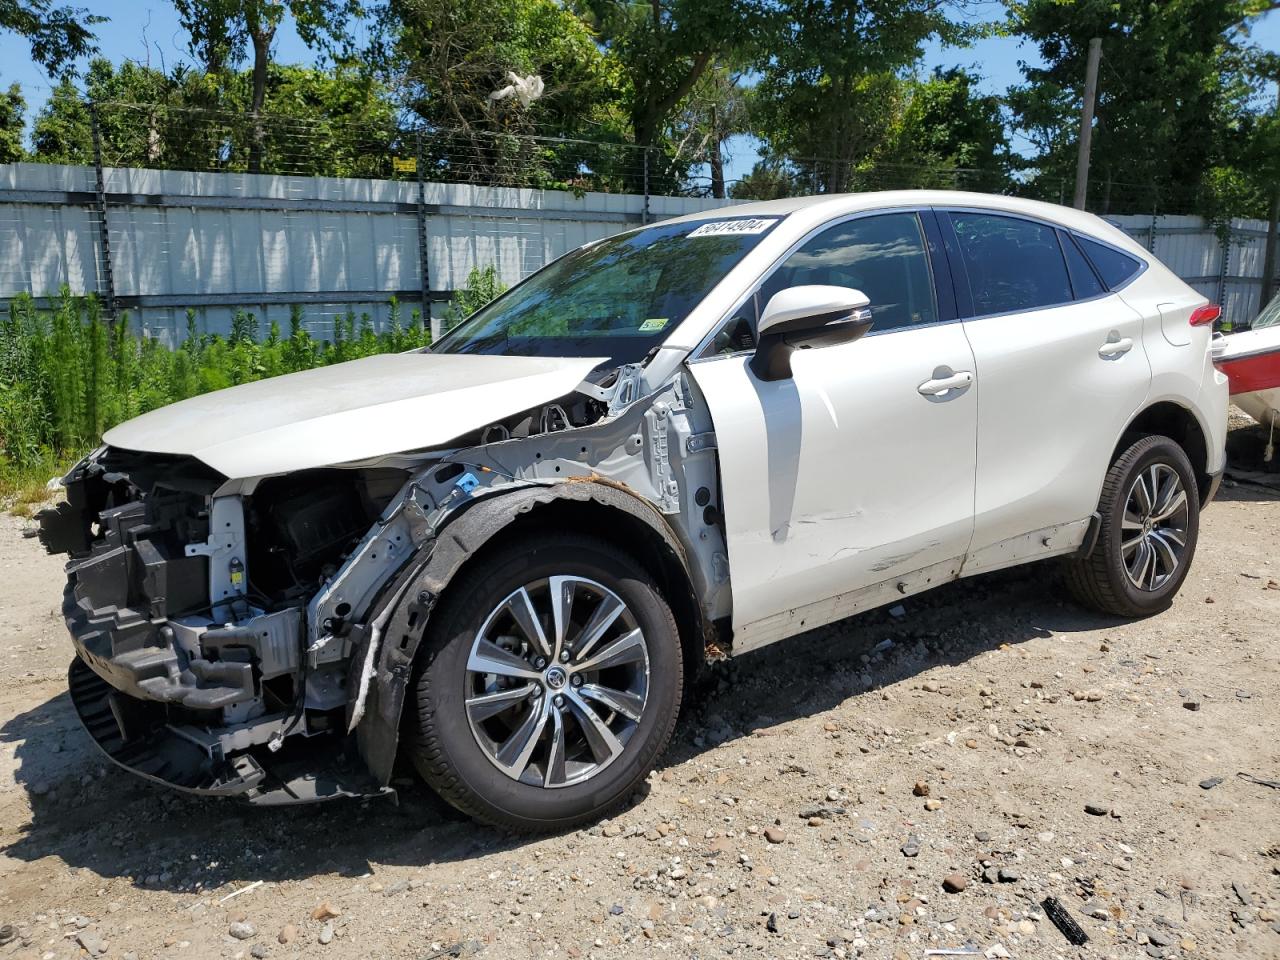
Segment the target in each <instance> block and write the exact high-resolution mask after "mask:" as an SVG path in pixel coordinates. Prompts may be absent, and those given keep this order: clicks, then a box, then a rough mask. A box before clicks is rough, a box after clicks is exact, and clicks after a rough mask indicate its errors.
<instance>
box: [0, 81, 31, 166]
mask: <svg viewBox="0 0 1280 960" xmlns="http://www.w3.org/2000/svg"><path fill="white" fill-rule="evenodd" d="M26 110H27V101H26V99H25V98H24V97H23V96H22V88H21V87H20V86H18V85H17V84H16V83H14V84H10V85H9V89H8V90H6V91H3V92H0V163H14V162H16V161H18V160H23V159H25V158H26V154H27V151H26V150H24V149H23V148H22V131H23V128H24V127H25V126H26V124H27V120H26V116H25V114H26Z"/></svg>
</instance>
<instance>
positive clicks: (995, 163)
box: [876, 67, 1012, 193]
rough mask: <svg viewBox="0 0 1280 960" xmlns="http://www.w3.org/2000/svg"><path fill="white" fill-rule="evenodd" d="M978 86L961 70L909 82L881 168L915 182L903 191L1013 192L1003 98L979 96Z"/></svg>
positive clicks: (975, 78)
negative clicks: (939, 189)
mask: <svg viewBox="0 0 1280 960" xmlns="http://www.w3.org/2000/svg"><path fill="white" fill-rule="evenodd" d="M977 83H978V78H977V77H976V76H974V75H973V74H972V73H969V72H968V71H966V70H963V69H961V68H959V67H953V68H951V69H949V70H942V69H938V70H936V71H935V72H934V73H933V75H932V76H930V77H928V78H926V79H923V80H913V81H910V82H908V83H907V85H906V88H905V98H904V101H903V103H902V108H901V110H900V112H899V113H898V116H897V120H896V122H895V124H894V129H893V130H892V132H891V134H890V137H889V142H888V143H887V144H886V147H885V149H884V150H883V151H882V152H881V153H880V154H879V155H878V156H877V158H876V160H877V163H878V164H881V165H883V166H884V167H885V168H886V170H887V169H889V168H890V167H896V168H898V169H899V170H900V171H901V175H902V176H903V179H904V180H906V179H910V181H911V182H905V183H903V186H909V187H955V188H960V189H966V190H980V191H984V192H987V193H998V192H1000V191H1002V190H1004V189H1006V188H1008V186H1009V185H1010V171H1011V168H1012V155H1011V152H1010V149H1009V140H1008V136H1007V133H1006V130H1005V123H1004V117H1003V112H1002V108H1001V103H1000V98H999V97H996V96H989V95H983V94H981V93H979V92H978V91H977V89H976V86H977ZM918 168H924V169H922V170H921V169H918Z"/></svg>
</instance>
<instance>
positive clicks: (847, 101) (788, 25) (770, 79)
mask: <svg viewBox="0 0 1280 960" xmlns="http://www.w3.org/2000/svg"><path fill="white" fill-rule="evenodd" d="M947 14H948V8H947V5H946V4H940V3H938V2H936V0H826V2H820V3H809V2H806V0H794V2H788V3H784V4H782V7H781V9H780V11H779V13H778V14H777V17H778V19H779V21H780V23H779V32H780V33H781V34H782V39H781V40H780V41H779V42H778V44H777V50H776V52H775V53H774V54H773V56H772V57H771V58H770V59H769V61H768V63H767V64H766V65H765V66H764V67H763V68H762V76H761V79H760V82H759V84H758V85H757V87H756V89H755V91H754V93H753V100H754V104H753V111H752V113H753V119H754V123H755V126H756V128H757V129H758V131H759V133H760V134H761V136H762V138H763V139H764V141H765V144H766V153H767V154H768V155H769V156H771V157H774V158H781V157H786V158H790V159H791V160H792V161H793V162H794V163H795V164H796V166H797V167H798V168H799V169H800V172H801V175H802V178H803V179H805V180H809V181H811V182H812V183H813V185H814V188H815V189H816V190H821V191H823V192H838V191H841V190H845V189H848V188H849V186H850V185H851V183H852V177H853V174H854V172H855V171H856V169H857V168H858V166H859V165H861V164H864V163H865V162H867V161H869V160H871V159H873V158H874V157H875V156H876V155H877V153H878V152H880V151H881V150H883V149H884V148H885V146H886V144H888V143H889V142H890V140H891V139H892V138H893V136H894V135H895V121H896V120H897V119H898V118H900V117H903V116H904V107H905V106H906V105H908V104H909V102H910V94H911V91H910V85H909V84H908V83H906V82H905V81H904V80H903V79H902V78H901V76H900V74H901V71H902V70H904V69H905V68H907V67H910V66H911V65H912V64H914V63H916V62H918V61H919V59H920V57H921V55H922V49H923V44H924V43H925V41H926V40H929V39H931V38H937V39H941V40H943V41H946V42H951V43H959V42H964V41H966V40H968V39H969V38H970V37H973V36H976V35H979V34H980V33H981V32H983V31H982V29H981V28H978V27H973V26H962V25H961V24H959V23H957V22H953V21H952V20H951V19H949V17H948V15H947ZM966 92H967V91H966ZM922 119H923V117H922ZM920 135H921V138H922V139H929V138H931V137H932V133H931V132H924V131H922V132H921V134H920ZM908 139H910V138H908Z"/></svg>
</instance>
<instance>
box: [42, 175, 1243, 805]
mask: <svg viewBox="0 0 1280 960" xmlns="http://www.w3.org/2000/svg"><path fill="white" fill-rule="evenodd" d="M1215 315H1216V308H1212V307H1209V306H1208V305H1206V303H1205V301H1204V298H1202V297H1201V296H1200V295H1199V294H1197V293H1196V292H1195V291H1193V290H1191V289H1190V288H1189V287H1187V286H1186V284H1184V283H1183V282H1182V281H1180V280H1179V279H1178V278H1177V277H1175V276H1174V275H1173V274H1172V273H1170V272H1169V270H1167V269H1166V268H1165V267H1164V266H1162V265H1161V264H1160V263H1159V262H1158V261H1156V260H1155V259H1154V258H1153V257H1152V256H1151V255H1150V254H1149V253H1148V252H1147V251H1146V250H1144V249H1143V248H1142V247H1140V246H1138V245H1137V244H1135V243H1134V242H1133V241H1131V240H1130V239H1129V238H1128V237H1126V236H1125V235H1124V234H1123V233H1121V232H1120V231H1119V230H1117V229H1115V228H1113V227H1111V226H1109V225H1107V224H1106V223H1104V222H1103V221H1101V220H1099V219H1097V218H1096V217H1093V216H1090V215H1087V214H1084V213H1080V212H1077V211H1074V210H1068V209H1063V208H1061V207H1056V206H1050V205H1046V204H1042V203H1034V202H1029V201H1023V200H1016V199H1010V198H1005V197H992V196H981V195H974V194H962V193H949V192H902V193H881V194H876V193H871V194H860V195H851V196H831V197H814V198H806V199H795V200H783V201H777V202H772V203H763V204H753V205H749V206H740V207H733V208H730V209H727V210H722V211H719V212H716V213H704V214H699V215H696V216H693V217H686V218H682V219H677V220H669V221H665V222H662V223H658V224H656V225H651V226H644V227H640V228H637V229H635V230H631V231H629V232H627V233H624V234H621V235H619V236H615V237H612V238H610V239H607V240H601V241H598V242H595V243H592V244H589V245H587V246H584V247H582V248H580V249H577V250H574V251H573V252H571V253H569V254H568V255H566V256H564V257H563V258H561V259H559V260H557V261H556V262H554V263H552V264H550V265H549V266H547V267H546V268H544V269H543V270H541V271H540V272H538V273H536V274H534V275H533V276H531V277H530V278H528V279H527V280H525V281H524V282H523V283H521V284H519V285H518V286H516V287H515V288H513V289H512V290H510V291H509V292H507V293H506V294H505V295H503V296H502V297H500V298H499V299H498V300H496V301H495V302H493V303H491V304H490V305H488V306H487V307H485V308H483V309H482V310H480V311H479V312H478V313H476V314H475V315H474V316H472V317H471V318H470V319H468V320H467V321H466V322H464V323H463V324H462V325H460V326H459V327H458V328H457V329H456V330H454V331H453V332H451V333H450V334H449V335H448V336H447V337H445V338H444V339H442V340H441V341H440V342H439V343H437V344H436V345H434V346H433V347H432V348H431V350H430V351H426V352H415V353H408V354H400V355H393V356H380V357H373V358H369V359H366V360H359V361H354V362H352V363H347V364H342V365H339V366H336V367H331V368H327V369H320V370H312V371H307V372H304V373H298V374H293V375H290V376H285V377H280V378H277V379H274V380H268V381H262V382H258V383H251V384H247V385H244V386H239V387H234V388H232V389H229V390H225V391H221V392H219V393H214V394H209V395H206V396H202V397H197V398H194V399H191V400H186V401H183V402H181V403H178V404H175V405H173V406H171V407H168V408H165V409H162V410H158V411H155V412H153V413H149V414H146V415H145V416H142V417H139V418H138V419H136V420H134V421H131V422H129V423H126V424H124V425H122V426H120V427H117V428H115V429H114V430H112V431H110V432H109V433H108V434H107V436H106V438H105V442H106V446H104V447H103V448H102V449H100V450H98V451H97V452H95V453H94V454H93V455H91V456H90V457H88V458H87V459H86V460H85V461H84V462H83V463H81V464H80V465H78V466H77V467H76V468H75V470H73V471H72V472H71V473H70V474H69V475H68V477H67V478H66V485H67V489H68V503H67V504H65V505H64V506H63V507H62V508H61V509H60V510H59V511H58V512H57V513H56V514H48V515H46V516H45V518H44V520H45V537H46V540H47V542H48V543H49V544H50V545H51V547H53V548H54V549H60V550H66V551H69V552H71V554H72V560H71V562H70V563H69V565H68V571H69V583H68V586H67V593H66V599H65V603H64V612H65V614H66V618H67V623H68V626H69V628H70V630H71V634H72V638H73V641H74V643H75V646H76V651H77V656H76V659H75V661H74V662H73V665H72V670H71V678H70V682H71V694H72V699H73V701H74V703H75V704H76V707H77V709H78V711H79V712H80V715H81V717H82V719H83V720H84V723H85V726H86V728H87V729H88V730H89V732H90V733H91V734H92V736H93V737H94V739H95V740H96V741H97V742H98V743H99V745H100V746H101V747H102V748H103V750H104V751H106V753H107V754H108V755H109V756H110V757H112V759H114V760H116V761H117V762H119V763H121V764H122V765H124V766H126V767H128V768H130V769H132V770H134V771H135V772H138V773H140V774H142V775H144V776H148V777H151V778H152V779H155V780H159V781H162V782H165V783H169V784H172V785H174V786H178V787H181V788H184V789H189V790H195V791H203V792H209V793H220V794H238V795H242V796H244V797H246V798H248V799H249V800H251V801H256V802H262V803H277V802H291V801H298V800H314V799H322V798H325V797H331V796H342V795H352V794H370V793H377V792H379V791H382V790H385V789H387V785H388V783H389V782H390V781H391V777H392V769H393V766H394V764H395V762H396V760H397V758H403V759H405V760H407V761H410V762H412V764H414V765H415V766H416V767H417V769H418V770H419V771H420V772H421V774H422V775H423V776H424V777H425V779H426V780H427V782H428V783H429V784H430V785H431V786H432V787H434V788H435V789H436V790H437V791H438V792H439V793H440V794H441V795H442V796H444V797H445V798H446V799H448V800H449V801H450V802H452V803H453V804H454V805H456V806H457V807H458V808H459V809H461V810H463V811H466V812H467V813H469V814H471V815H473V816H475V817H476V818H478V819H480V820H483V821H485V822H488V823H492V824H496V825H499V826H502V827H506V828H510V829H516V830H545V829H558V828H564V827H569V826H572V825H575V824H580V823H583V822H585V821H587V820H590V819H592V818H596V817H599V816H601V815H602V814H604V813H605V812H607V811H608V810H609V809H610V808H612V807H614V806H615V805H617V804H618V803H620V802H622V801H624V800H625V798H626V797H627V796H628V795H630V793H631V792H632V791H633V790H634V789H635V787H636V786H637V784H639V783H640V781H641V780H642V779H643V778H644V777H645V775H646V774H647V773H648V771H649V770H650V769H651V768H652V767H653V765H654V764H655V762H656V761H657V760H658V758H659V757H660V755H661V754H662V751H663V750H664V748H665V747H666V745H667V743H668V741H669V740H670V738H671V736H672V732H673V730H674V729H675V724H676V719H677V715H678V713H679V709H680V704H681V699H682V697H683V696H684V695H685V690H686V686H685V678H686V677H688V676H690V675H691V674H692V672H693V670H694V669H696V667H697V665H698V664H699V663H700V662H701V661H702V660H703V658H704V656H705V651H706V649H707V647H708V645H709V644H711V643H713V642H714V643H715V645H716V648H717V649H718V650H723V651H726V652H728V653H729V654H730V655H737V654H740V653H743V652H746V651H749V650H754V649H756V648H758V647H761V646H763V645H765V644H768V643H773V642H775V641H778V640H783V639H785V638H786V637H789V636H792V635H794V634H798V633H801V632H803V631H806V630H811V629H813V628H814V627H817V626H820V625H822V624H825V623H829V622H831V621H833V620H837V619H839V618H841V617H846V616H849V615H850V614H854V613H857V612H858V611H861V610H866V609H869V608H872V607H876V606H878V605H881V604H885V603H888V602H891V601H894V602H896V601H898V600H900V599H901V598H902V597H905V596H910V595H911V594H915V593H918V592H920V591H923V590H927V589H929V588H930V587H933V586H937V585H938V584H941V583H946V582H948V581H951V580H955V579H957V578H959V577H966V576H971V575H973V574H978V573H983V572H986V571H990V570H996V569H999V568H1002V567H1009V566H1012V565H1015V564H1021V563H1027V562H1030V561H1035V560H1040V559H1044V558H1049V557H1057V558H1061V559H1062V560H1063V561H1065V566H1066V571H1067V584H1068V586H1069V587H1070V589H1071V590H1072V592H1073V593H1074V594H1075V595H1076V596H1077V597H1079V598H1080V599H1081V600H1083V601H1084V602H1086V603H1087V604H1089V605H1090V606H1092V607H1094V608H1096V609H1098V610H1101V611H1104V612H1106V613H1108V614H1112V615H1119V616H1126V617H1134V616H1143V615H1147V614H1150V613H1154V612H1156V611H1158V610H1161V609H1162V608H1164V607H1165V606H1167V605H1168V604H1169V602H1170V601H1171V600H1172V598H1173V595H1174V594H1175V593H1176V592H1177V590H1178V588H1179V587H1180V586H1181V584H1182V582H1183V580H1184V578H1185V577H1186V575H1187V570H1188V568H1189V566H1190V564H1191V562H1192V556H1193V554H1194V552H1195V548H1196V534H1197V528H1198V518H1199V513H1200V510H1201V508H1202V507H1203V506H1204V504H1206V503H1207V502H1208V501H1209V500H1210V499H1211V498H1212V496H1213V494H1214V490H1215V488H1216V485H1217V483H1218V480H1219V478H1220V476H1221V471H1222V469H1223V444H1224V440H1225V432H1226V408H1227V389H1226V380H1225V378H1224V377H1223V376H1222V375H1221V374H1219V373H1218V372H1217V371H1216V370H1215V369H1214V367H1213V365H1212V363H1211V360H1210V356H1209V340H1210V333H1211V321H1212V319H1213V317H1214V316H1215Z"/></svg>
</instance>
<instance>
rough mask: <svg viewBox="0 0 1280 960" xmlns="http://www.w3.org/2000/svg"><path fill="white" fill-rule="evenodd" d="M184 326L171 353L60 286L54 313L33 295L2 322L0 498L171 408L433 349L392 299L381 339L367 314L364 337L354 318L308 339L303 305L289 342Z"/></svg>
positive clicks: (245, 326) (239, 321)
mask: <svg viewBox="0 0 1280 960" xmlns="http://www.w3.org/2000/svg"><path fill="white" fill-rule="evenodd" d="M186 320H187V323H186V327H187V336H186V338H185V339H184V340H183V342H182V343H181V344H180V345H179V346H178V347H177V348H175V349H170V348H168V347H166V346H165V345H164V344H162V343H161V342H160V341H159V340H157V339H155V338H152V337H146V336H136V335H135V334H134V333H133V331H132V330H131V329H130V322H129V317H128V315H127V314H125V315H122V316H121V317H120V318H119V319H118V320H116V321H115V322H114V323H109V322H108V321H107V320H106V319H105V318H104V317H103V315H102V311H101V308H100V304H99V303H98V301H97V300H96V298H94V297H92V296H89V297H73V296H72V295H71V294H70V293H69V292H68V291H67V290H66V289H64V290H63V291H62V293H61V294H60V295H59V296H58V297H57V298H56V299H55V301H54V303H53V305H52V307H51V309H50V310H48V311H40V310H37V309H36V307H35V305H34V303H33V302H32V300H31V298H30V297H28V296H25V295H24V296H19V297H16V298H14V299H13V300H12V301H11V302H10V305H9V310H8V313H7V315H6V316H4V317H2V318H0V490H6V491H12V490H13V489H15V488H16V487H17V486H20V485H21V484H22V483H23V482H25V481H29V480H31V479H34V478H40V477H41V476H42V475H43V479H47V477H48V475H51V473H50V471H51V470H52V469H53V466H52V465H54V464H57V463H60V462H65V461H66V460H67V459H68V458H74V457H76V456H79V455H81V454H83V452H84V451H85V450H87V449H89V448H91V447H92V446H93V445H95V444H96V443H97V442H98V441H99V439H100V438H101V436H102V433H103V431H105V430H107V429H109V428H110V427H112V426H114V425H115V424H117V423H121V422H123V421H125V420H128V419H130V418H132V417H136V416H138V415H139V414H142V413H146V412H147V411H148V410H154V409H156V408H157V407H162V406H164V405H165V404H168V403H173V402H175V401H177V400H185V399H186V398H188V397H192V396H195V395H196V394H200V393H206V392H208V391H210V390H218V389H221V388H223V387H229V386H233V385H235V384H238V383H247V382H249V381H252V380H259V379H262V378H264V377H269V376H276V375H279V374H282V373H293V372H295V371H299V370H309V369H311V368H313V367H317V366H324V365H327V364H331V363H339V362H341V361H343V360H353V359H356V358H358V357H365V356H371V355H373V354H375V353H387V352H391V351H403V350H411V349H417V348H420V347H424V346H427V345H428V344H429V342H430V335H429V332H428V331H427V329H426V328H425V326H424V324H423V323H422V321H421V319H420V317H419V316H418V314H417V311H415V312H414V315H413V317H412V321H411V323H410V325H409V326H408V327H407V328H406V327H404V325H403V322H402V320H401V314H400V305H399V304H398V303H396V302H395V301H394V300H393V301H392V302H391V308H390V322H389V323H388V324H387V328H386V329H385V330H383V331H381V332H376V331H375V330H374V328H373V322H372V319H371V318H370V317H369V316H368V315H367V314H366V315H365V316H364V317H363V318H362V319H361V320H360V322H359V330H358V332H357V329H356V324H357V319H356V316H355V314H354V313H351V312H348V313H346V314H344V315H340V316H339V317H337V318H336V319H335V327H334V337H333V340H332V341H328V342H325V341H316V340H314V339H313V338H312V337H311V334H310V333H309V332H308V331H307V328H306V326H305V324H304V321H303V314H302V309H301V307H298V306H296V305H295V306H294V307H293V309H292V313H291V315H290V321H289V335H288V336H287V337H285V336H282V335H281V331H280V329H279V328H278V326H277V325H276V324H275V323H272V325H271V327H270V329H269V330H268V332H267V335H266V337H265V338H264V339H261V340H259V334H260V322H259V320H258V318H257V317H256V316H255V315H254V314H252V313H250V312H247V311H244V310H237V311H236V312H235V314H234V315H233V317H232V322H231V331H230V333H229V334H228V336H226V337H221V336H218V335H217V334H204V333H201V332H200V330H199V321H198V317H197V314H196V311H195V310H193V309H189V310H188V311H187V318H186Z"/></svg>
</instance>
